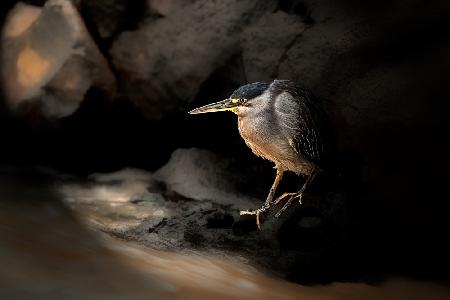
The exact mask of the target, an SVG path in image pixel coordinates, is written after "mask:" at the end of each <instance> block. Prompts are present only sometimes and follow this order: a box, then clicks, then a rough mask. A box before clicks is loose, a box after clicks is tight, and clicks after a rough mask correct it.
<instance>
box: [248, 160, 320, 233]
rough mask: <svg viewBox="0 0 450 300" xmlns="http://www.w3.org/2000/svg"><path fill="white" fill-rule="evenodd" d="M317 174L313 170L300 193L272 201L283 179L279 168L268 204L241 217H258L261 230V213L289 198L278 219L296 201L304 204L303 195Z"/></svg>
mask: <svg viewBox="0 0 450 300" xmlns="http://www.w3.org/2000/svg"><path fill="white" fill-rule="evenodd" d="M316 174H317V171H316V169H313V171H312V172H311V174H310V175H309V176H308V178H307V179H306V181H305V183H304V184H303V186H302V188H301V189H300V191H298V192H296V193H284V194H283V195H281V196H280V197H278V198H277V199H275V200H274V201H272V199H273V197H274V195H275V191H276V189H277V187H278V184H279V183H280V181H281V178H283V171H282V170H280V169H279V168H277V176H276V177H275V181H274V183H273V185H272V187H271V188H270V192H269V195H267V199H266V202H265V203H264V205H263V206H261V207H260V208H258V209H256V210H252V211H249V210H246V211H241V213H240V214H241V216H242V215H256V225H257V226H258V229H260V230H261V223H260V221H259V215H260V214H261V213H263V212H265V211H266V210H267V209H269V208H270V207H271V206H272V205H276V204H278V203H280V202H281V201H282V200H284V199H287V198H288V201H287V202H286V203H285V204H284V205H283V207H282V208H281V209H280V210H279V211H278V212H277V213H276V214H275V218H278V217H279V216H280V215H281V214H282V213H283V212H284V211H285V210H286V209H288V208H289V206H291V204H292V202H293V201H294V200H295V199H298V201H299V202H300V204H302V198H303V193H304V192H305V190H306V188H307V187H308V186H309V185H310V184H311V182H312V181H313V179H314V177H315V176H316Z"/></svg>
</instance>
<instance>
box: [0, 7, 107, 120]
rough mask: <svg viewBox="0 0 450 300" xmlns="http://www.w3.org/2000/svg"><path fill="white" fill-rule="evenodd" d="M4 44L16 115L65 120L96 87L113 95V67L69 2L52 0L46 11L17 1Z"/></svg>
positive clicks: (11, 102)
mask: <svg viewBox="0 0 450 300" xmlns="http://www.w3.org/2000/svg"><path fill="white" fill-rule="evenodd" d="M2 42H3V44H2V50H3V51H2V78H3V80H2V81H3V83H4V85H3V88H4V92H5V95H6V98H7V100H8V104H9V107H10V109H11V110H12V111H18V110H22V111H28V110H30V109H31V110H33V111H37V112H39V113H40V114H42V115H44V116H45V117H48V118H60V117H65V116H68V115H70V114H72V113H73V112H74V111H75V110H76V109H77V108H78V107H79V105H80V103H81V102H82V101H83V100H84V96H85V94H86V92H87V91H88V90H89V89H90V88H91V87H96V88H99V89H102V90H104V91H107V92H108V93H114V90H115V80H114V76H113V74H112V73H111V71H110V70H109V67H108V63H107V62H106V60H105V59H104V57H103V56H102V54H101V53H100V52H99V50H98V49H97V46H96V45H95V43H94V42H93V41H92V39H91V37H90V36H89V33H88V32H87V30H86V28H85V27H84V23H83V20H82V19H81V18H80V16H79V15H78V11H77V10H76V9H75V8H74V7H73V5H72V3H71V2H70V1H67V0H50V1H47V2H46V4H45V6H44V7H43V8H42V9H39V8H36V7H32V6H28V5H25V4H21V3H18V4H17V5H16V7H15V8H14V9H13V10H12V11H11V12H10V14H9V17H8V20H7V23H6V25H5V27H4V31H3V36H2Z"/></svg>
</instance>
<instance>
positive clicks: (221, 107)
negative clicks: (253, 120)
mask: <svg viewBox="0 0 450 300" xmlns="http://www.w3.org/2000/svg"><path fill="white" fill-rule="evenodd" d="M236 107H237V103H236V102H233V101H232V100H231V99H225V100H223V101H220V102H216V103H211V104H208V105H205V106H202V107H199V108H196V109H193V110H191V111H190V112H189V113H190V114H192V115H195V114H205V113H209V112H216V111H234V110H235V109H236Z"/></svg>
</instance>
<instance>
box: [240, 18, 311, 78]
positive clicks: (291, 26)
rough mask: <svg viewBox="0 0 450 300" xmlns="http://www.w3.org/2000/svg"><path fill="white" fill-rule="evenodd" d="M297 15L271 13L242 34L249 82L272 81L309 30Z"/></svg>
mask: <svg viewBox="0 0 450 300" xmlns="http://www.w3.org/2000/svg"><path fill="white" fill-rule="evenodd" d="M306 28H307V27H306V26H305V24H304V23H303V22H302V20H301V19H299V18H298V17H297V16H292V15H289V14H287V13H285V12H283V11H277V12H275V13H267V14H265V15H264V16H263V17H261V18H260V19H259V20H258V21H257V22H255V23H253V24H251V25H249V26H248V27H246V29H245V30H244V32H243V34H242V59H243V64H244V67H245V74H246V76H247V81H248V82H256V81H271V80H272V79H273V78H274V77H276V76H277V75H278V68H279V65H280V61H282V60H283V59H284V58H285V55H286V51H287V49H289V47H290V45H292V44H294V43H295V42H296V41H297V39H298V38H299V37H300V36H301V34H302V33H303V32H304V31H305V30H306Z"/></svg>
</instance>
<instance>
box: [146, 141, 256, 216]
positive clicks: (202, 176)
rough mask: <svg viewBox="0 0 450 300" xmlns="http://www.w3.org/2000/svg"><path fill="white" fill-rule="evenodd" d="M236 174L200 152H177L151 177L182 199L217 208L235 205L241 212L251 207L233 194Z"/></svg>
mask: <svg viewBox="0 0 450 300" xmlns="http://www.w3.org/2000/svg"><path fill="white" fill-rule="evenodd" d="M242 177H243V176H240V173H233V172H232V169H231V168H230V162H229V160H226V159H223V158H220V157H219V156H218V155H215V154H214V153H212V152H209V151H207V150H203V149H196V148H191V149H178V150H175V151H174V152H173V153H172V156H171V158H170V160H169V162H168V163H167V164H166V165H164V166H163V167H162V168H161V169H159V170H158V171H157V172H156V173H155V178H156V179H158V180H161V181H163V182H164V183H165V184H166V185H167V188H168V189H170V190H173V191H175V192H177V193H178V194H180V195H183V196H184V197H187V198H191V199H196V200H212V201H214V202H217V203H220V204H229V205H237V206H238V207H239V206H240V207H241V208H242V209H244V208H246V207H251V206H254V205H255V204H254V203H255V202H256V203H257V201H258V200H256V199H253V200H256V201H255V202H253V201H249V197H248V196H243V195H240V194H239V193H238V192H237V188H236V186H237V182H238V181H239V180H243V178H242Z"/></svg>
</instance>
